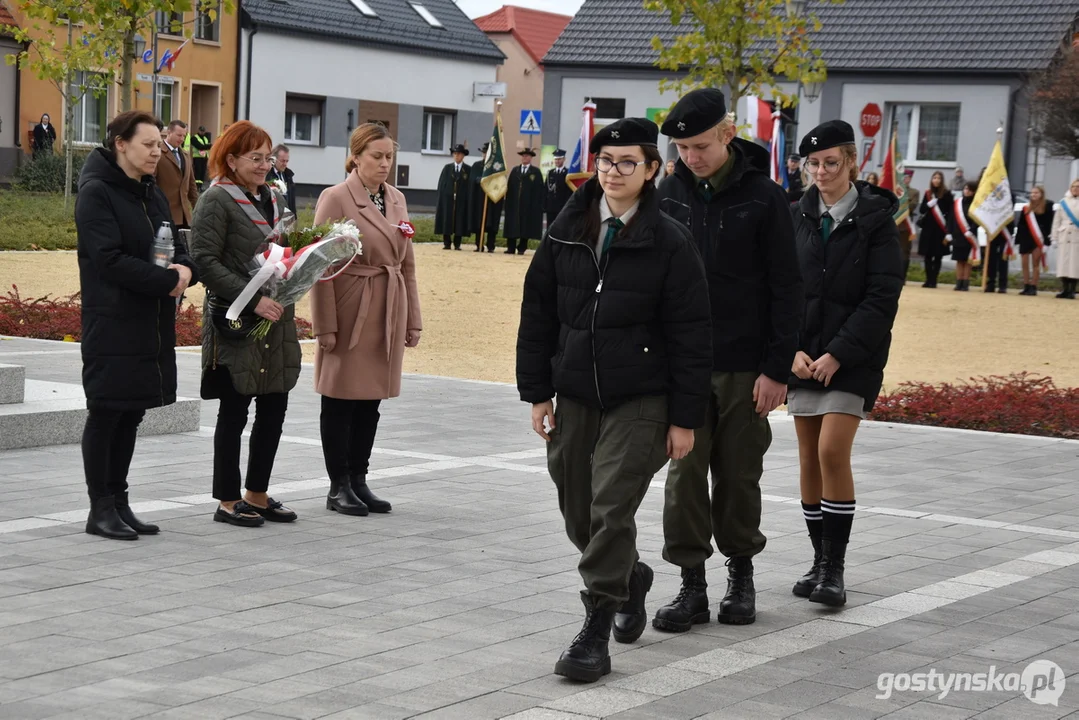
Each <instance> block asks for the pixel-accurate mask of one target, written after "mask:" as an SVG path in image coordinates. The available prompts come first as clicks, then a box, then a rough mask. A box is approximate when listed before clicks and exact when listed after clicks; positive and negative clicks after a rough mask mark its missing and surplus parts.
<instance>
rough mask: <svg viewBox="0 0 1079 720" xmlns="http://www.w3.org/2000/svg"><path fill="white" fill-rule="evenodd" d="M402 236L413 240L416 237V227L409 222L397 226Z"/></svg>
mask: <svg viewBox="0 0 1079 720" xmlns="http://www.w3.org/2000/svg"><path fill="white" fill-rule="evenodd" d="M394 227H396V228H397V229H398V230H400V231H401V234H402V235H404V236H405V239H406V240H411V239H412V238H413V236H415V235H416V226H415V225H413V224H412V223H410V222H409V221H408V220H405V221H403V222H402V223H401V224H400V225H395V226H394Z"/></svg>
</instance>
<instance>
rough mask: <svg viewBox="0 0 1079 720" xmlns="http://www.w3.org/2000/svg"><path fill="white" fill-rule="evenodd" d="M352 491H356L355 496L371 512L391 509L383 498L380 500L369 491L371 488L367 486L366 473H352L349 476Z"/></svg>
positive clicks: (384, 511)
mask: <svg viewBox="0 0 1079 720" xmlns="http://www.w3.org/2000/svg"><path fill="white" fill-rule="evenodd" d="M351 485H352V492H354V493H356V497H358V498H359V499H360V500H362V501H363V503H364V505H366V506H367V509H368V510H370V511H371V512H373V513H388V512H389V511H390V510H392V509H393V506H392V505H390V504H389V503H388V502H386V501H385V500H381V499H379V498H377V497H375V494H374V493H373V492H371V488H369V487H367V476H366V475H353V476H351Z"/></svg>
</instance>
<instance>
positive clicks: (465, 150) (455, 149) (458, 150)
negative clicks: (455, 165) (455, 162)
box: [450, 143, 468, 155]
mask: <svg viewBox="0 0 1079 720" xmlns="http://www.w3.org/2000/svg"><path fill="white" fill-rule="evenodd" d="M450 152H451V153H464V154H465V155H468V148H466V147H465V146H464V145H462V144H461V143H457V144H456V145H454V146H453V147H452V148H450Z"/></svg>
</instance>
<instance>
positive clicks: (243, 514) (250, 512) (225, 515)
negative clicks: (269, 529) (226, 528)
mask: <svg viewBox="0 0 1079 720" xmlns="http://www.w3.org/2000/svg"><path fill="white" fill-rule="evenodd" d="M214 522H220V523H228V524H229V525H236V526H238V527H259V526H260V525H262V524H263V523H265V522H266V521H265V520H264V519H263V517H262V516H261V515H259V514H258V513H257V512H256V511H255V508H253V507H252V506H250V505H248V504H247V503H246V502H244V501H243V500H241V501H239V502H238V503H236V504H235V505H233V506H232V510H231V511H229V510H226V509H225V508H223V507H222V506H220V505H218V506H217V511H216V512H215V513H214Z"/></svg>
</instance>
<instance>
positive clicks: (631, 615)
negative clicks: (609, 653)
mask: <svg viewBox="0 0 1079 720" xmlns="http://www.w3.org/2000/svg"><path fill="white" fill-rule="evenodd" d="M654 577H655V573H654V572H652V568H650V567H648V566H647V565H645V564H644V563H643V562H641V561H639V560H638V561H637V564H636V565H634V566H633V572H632V573H630V576H629V599H628V600H626V601H625V602H624V603H622V607H621V608H619V610H618V612H616V613H615V614H614V627H613V629H612V634H613V635H614V639H615V641H616V642H620V643H631V642H636V641H637V638H639V637H640V636H641V634H642V633H643V632H644V628H645V627H646V626H647V625H648V615H647V610H645V607H644V599H645V596H647V595H648V591H649V590H651V589H652V579H653V578H654Z"/></svg>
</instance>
